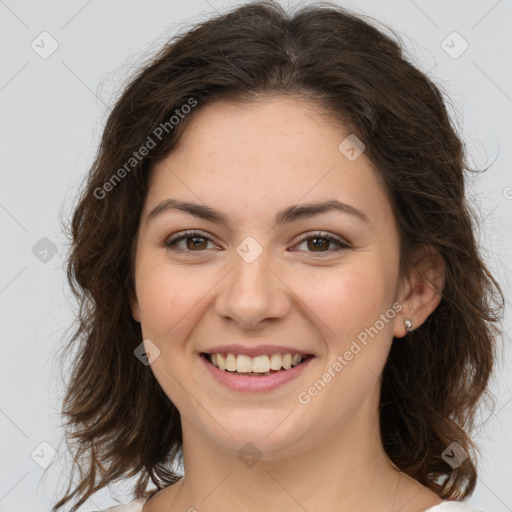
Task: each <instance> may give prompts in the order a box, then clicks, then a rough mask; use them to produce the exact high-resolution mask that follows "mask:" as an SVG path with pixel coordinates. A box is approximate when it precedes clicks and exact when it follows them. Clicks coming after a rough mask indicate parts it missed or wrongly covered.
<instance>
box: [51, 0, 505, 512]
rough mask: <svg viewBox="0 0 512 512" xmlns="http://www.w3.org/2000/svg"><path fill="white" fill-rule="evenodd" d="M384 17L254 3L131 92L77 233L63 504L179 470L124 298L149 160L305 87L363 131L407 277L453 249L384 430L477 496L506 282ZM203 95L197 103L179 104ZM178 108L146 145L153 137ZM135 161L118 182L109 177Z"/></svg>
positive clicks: (404, 345)
mask: <svg viewBox="0 0 512 512" xmlns="http://www.w3.org/2000/svg"><path fill="white" fill-rule="evenodd" d="M377 24H378V22H376V21H375V20H373V19H372V18H369V17H367V16H364V15H361V14H355V13H353V12H350V11H348V10H346V9H344V8H342V7H340V6H337V5H335V4H330V3H326V2H323V3H318V4H316V5H309V6H307V7H304V8H302V9H300V10H297V11H296V12H295V13H293V14H288V13H287V12H286V11H285V10H284V9H283V8H282V7H281V6H280V5H279V4H276V3H273V2H255V3H251V4H245V5H243V6H240V7H238V8H235V9H233V10H232V11H230V12H228V13H226V14H220V15H218V16H216V17H214V18H210V19H208V20H206V21H204V22H202V23H200V24H198V25H196V26H195V27H193V28H192V29H189V30H188V31H186V32H183V33H181V34H179V35H177V36H175V37H174V38H172V39H171V40H170V41H169V42H168V44H166V45H165V46H164V47H163V48H162V49H161V51H160V52H159V53H158V54H157V55H156V56H154V57H153V58H152V59H151V60H150V61H149V63H147V64H145V65H144V66H143V68H142V69H141V70H140V71H138V72H137V74H136V75H135V76H134V77H133V78H131V80H130V81H129V83H128V85H127V86H126V87H125V89H124V90H123V91H122V94H120V96H119V98H118V99H117V101H116V102H115V105H114V107H113V109H112V110H111V112H110V114H109V116H108V120H107V122H106V126H105V128H104V132H103V136H102V139H101V144H100V147H99V150H98V153H97V155H96V158H95V161H94V163H93V165H92V168H91V170H90V173H89V174H88V175H87V179H86V181H85V183H84V186H83V188H82V190H81V193H80V197H79V198H78V201H77V205H76V208H75V210H74V213H73V215H72V220H71V224H70V227H69V228H68V229H67V234H68V236H69V237H70V240H71V248H70V255H69V260H68V267H67V277H68V280H69V283H70V286H71V289H72V292H73V294H74V296H75V298H76V299H77V300H78V302H79V312H78V322H77V323H76V328H75V330H74V331H73V334H72V336H70V339H69V343H68V344H67V346H66V347H65V350H64V352H65V353H67V352H68V351H72V352H73V361H72V366H71V368H72V371H71V375H70V377H69V382H68V384H67V391H66V395H65V398H64V402H63V416H64V417H65V419H66V422H65V426H66V443H67V445H68V448H69V450H70V453H72V457H73V461H72V462H73V468H74V469H78V470H79V480H78V482H77V483H76V484H71V482H69V484H68V487H67V491H66V494H65V495H64V496H63V497H62V498H61V499H60V501H58V502H57V503H56V504H55V506H54V508H53V509H52V510H53V511H54V512H55V511H57V510H58V509H59V508H60V507H62V506H63V505H64V504H66V503H67V502H69V501H70V500H74V501H76V504H75V505H74V506H73V508H72V509H71V510H72V512H73V511H75V510H76V509H77V508H78V507H79V506H80V505H81V504H83V503H84V502H85V501H86V500H87V499H88V498H89V497H90V496H92V495H93V494H94V493H95V492H96V491H97V490H99V489H101V488H102V487H105V486H106V485H108V484H110V483H112V482H115V481H117V480H119V479H123V478H127V477H138V480H137V481H136V484H135V486H134V495H135V497H143V496H145V495H146V493H147V492H148V489H147V486H148V484H149V481H150V480H151V481H152V482H153V484H154V485H155V486H156V488H157V490H160V489H163V488H164V487H166V486H168V485H170V484H173V483H174V482H176V481H177V480H178V479H179V475H178V474H177V473H176V472H175V470H174V469H173V465H174V464H175V463H176V461H179V460H180V459H181V457H182V433H181V424H180V415H179V411H178V410H177V408H176V407H175V406H174V404H173V403H172V402H171V401H170V400H169V398H168V397H167V396H166V395H165V394H164V392H163V391H162V389H161V387H160V385H159V384H158V382H157V381H156V379H155V377H154V376H153V374H152V372H151V369H150V367H148V366H145V365H143V364H141V363H140V361H139V360H138V359H137V358H136V357H135V356H134V349H135V348H136V347H137V346H138V345H140V343H141V341H142V334H141V328H140V324H139V323H137V322H135V321H134V320H133V318H132V315H131V309H130V298H131V297H133V296H134V275H133V260H134V245H135V244H134V241H135V239H136V235H137V231H138V223H139V218H140V215H141V210H142V206H143V203H144V200H145V197H146V194H147V191H148V181H149V177H150V174H151V170H152V168H153V167H154V165H155V163H156V162H157V161H159V160H160V159H162V158H164V157H166V156H167V155H168V154H169V153H170V152H171V151H172V150H173V148H174V147H175V146H176V144H177V142H178V140H179V139H180V137H181V135H182V133H183V130H184V129H185V127H186V126H187V124H188V122H189V121H190V119H191V118H192V117H193V116H194V115H195V113H196V112H198V111H200V109H201V107H202V106H204V105H207V104H210V103H212V102H214V101H220V100H222V101H230V102H235V103H237V102H244V101H245V102H249V101H252V100H253V99H254V98H256V97H265V96H266V95H267V96H269V95H288V96H290V97H295V98H297V99H301V100H306V101H308V102H309V103H310V104H311V105H314V106H315V107H316V108H317V109H318V112H319V113H320V112H321V113H322V115H326V116H328V117H329V118H330V119H332V120H335V121H336V122H337V123H339V126H340V127H343V128H344V129H348V130H349V132H350V133H353V134H356V135H357V137H358V138H359V139H360V140H361V141H362V142H363V143H364V145H365V146H366V149H365V154H366V156H367V157H368V158H369V159H370V160H371V161H372V162H373V163H374V164H375V166H376V169H377V171H378V177H379V178H380V180H381V182H382V184H383V186H384V187H385V190H386V193H387V194H388V197H389V200H390V202H391V204H392V207H393V211H394V214H395V216H396V219H397V223H398V227H399V235H400V276H401V277H403V276H406V275H407V273H408V272H409V271H410V269H411V266H412V264H413V255H414V254H415V250H416V249H418V248H420V247H430V248H432V249H435V250H436V251H438V253H439V254H440V255H441V256H442V258H443V260H444V262H445V264H446V274H445V282H444V288H443V290H442V299H441V302H440V303H439V305H438V307H437V308H436V309H435V310H434V312H433V313H432V314H431V315H430V316H429V317H428V319H427V320H426V321H425V322H424V324H423V325H421V326H420V327H419V328H417V329H416V330H414V331H413V332H412V333H410V334H408V335H407V336H406V337H405V338H403V339H401V340H400V342H399V343H398V342H395V343H393V345H392V348H391V350H390V353H389V357H388V360H387V362H386V365H385V367H384V371H383V374H382V394H381V402H380V404H381V408H380V423H381V435H382V442H383V445H384V448H385V450H386V453H387V455H388V456H389V458H390V459H391V460H392V461H393V462H394V463H395V465H396V466H397V467H398V468H399V469H400V470H401V471H403V472H405V473H407V474H408V475H410V476H411V477H413V478H415V479H416V480H418V481H419V482H420V483H421V484H423V485H425V486H426V487H428V488H430V489H431V490H433V491H435V492H436V493H437V494H438V495H439V496H440V497H441V498H443V499H463V498H465V497H468V496H470V495H471V493H472V492H473V490H474V487H475V484H476V478H477V471H476V460H477V459H476V456H475V452H476V450H475V448H476V447H475V445H474V443H473V441H472V440H471V436H470V434H471V431H472V429H473V428H474V426H475V417H476V413H477V410H478V406H479V405H480V403H481V402H482V399H483V398H484V396H487V397H489V391H488V384H489V379H490V377H491V375H492V372H493V368H494V364H495V358H496V355H497V341H498V339H499V337H500V335H501V330H500V329H499V327H498V324H499V320H500V319H501V314H502V309H503V305H504V301H503V294H502V291H501V289H500V287H499V285H498V283H497V282H496V280H495V279H494V278H493V276H492V275H491V273H490V272H489V270H488V269H487V267H486V266H485V264H484V262H483V261H482V258H481V255H480V253H479V248H478V246H477V242H476V237H475V233H476V230H477V216H476V214H475V212H474V211H473V210H472V207H471V205H470V204H468V202H467V199H466V196H465V191H464V184H465V178H466V175H467V173H469V172H473V173H474V172H477V171H475V170H473V169H471V168H470V167H469V166H468V165H467V163H466V155H465V151H464V146H463V143H462V141H461V138H460V137H459V136H458V134H457V131H456V129H455V127H454V125H453V123H452V121H451V119H450V117H449V115H448V113H447V108H446V105H445V100H443V95H442V94H441V92H440V86H437V85H435V84H434V83H433V81H432V80H431V79H430V78H429V77H428V76H427V75H426V74H425V73H423V72H421V71H419V70H418V69H417V67H416V66H415V65H413V64H412V63H411V62H409V60H408V59H407V58H406V56H405V55H404V54H403V50H402V46H403V45H402V44H401V40H400V37H399V36H398V35H397V34H395V33H394V32H393V31H392V30H391V29H389V27H385V26H384V27H383V29H379V28H378V26H377ZM385 29H387V30H389V31H390V32H391V33H392V34H393V35H388V34H386V33H385ZM191 99H192V101H194V102H196V107H195V108H193V109H190V108H189V109H184V105H185V104H189V105H190V104H191ZM190 110H191V111H190ZM189 111H190V112H189ZM183 112H189V113H188V114H187V115H183ZM177 113H181V115H180V116H179V117H180V119H179V122H178V123H176V124H174V125H173V126H172V127H171V126H170V124H169V119H170V117H171V116H172V115H174V114H177ZM166 122H167V125H166V126H167V130H166V131H165V132H164V136H162V137H161V140H158V141H157V142H158V143H157V144H156V145H155V147H153V148H151V149H150V150H149V151H148V152H147V154H146V155H145V156H143V157H142V156H141V153H142V151H141V146H142V145H144V144H146V146H147V145H148V143H147V141H148V140H149V139H148V137H150V138H152V139H155V128H157V127H158V126H162V125H164V123H166ZM134 154H137V158H136V159H135V160H130V159H131V158H135V157H134ZM127 162H131V163H130V167H128V168H127V167H126V163H127ZM123 166H124V169H125V171H126V172H125V173H121V174H122V179H119V180H116V181H115V182H114V181H112V179H113V175H114V174H115V173H116V172H117V170H118V169H121V168H123ZM126 169H128V170H126ZM117 176H118V177H119V176H120V174H119V173H118V174H117ZM107 182H108V183H110V184H111V185H110V186H106V185H105V184H106V183H107ZM107 189H108V190H107ZM452 442H457V443H458V444H459V445H460V446H462V447H463V448H464V449H465V450H466V451H467V452H468V454H469V457H468V458H467V459H466V460H465V461H464V463H463V464H462V465H460V466H459V467H457V468H456V469H452V468H451V466H450V465H448V464H447V463H446V462H445V460H444V459H443V458H442V456H441V454H442V452H443V451H444V450H445V449H446V447H447V446H448V445H450V444H451V443H452Z"/></svg>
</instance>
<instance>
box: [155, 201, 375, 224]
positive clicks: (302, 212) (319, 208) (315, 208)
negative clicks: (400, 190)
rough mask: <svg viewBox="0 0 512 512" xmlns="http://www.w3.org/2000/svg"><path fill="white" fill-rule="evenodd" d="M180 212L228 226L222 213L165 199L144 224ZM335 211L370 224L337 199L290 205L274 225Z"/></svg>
mask: <svg viewBox="0 0 512 512" xmlns="http://www.w3.org/2000/svg"><path fill="white" fill-rule="evenodd" d="M170 211H180V212H184V213H188V214H189V215H193V216H194V217H198V218H200V219H204V220H208V221H211V222H214V223H216V224H225V225H226V226H229V220H228V218H227V217H226V216H225V215H224V214H223V213H222V212H219V211H217V210H215V209H213V208H211V207H209V206H206V205H204V204H199V203H191V202H188V201H180V200H178V199H172V198H169V199H165V200H164V201H162V202H161V203H159V204H158V205H157V206H156V207H155V208H153V210H151V212H150V213H149V214H148V216H147V218H146V222H149V221H151V220H152V219H155V218H156V217H158V216H160V215H161V214H163V213H165V212H170ZM329 211H337V212H340V213H345V214H348V215H352V216H354V217H356V218H358V219H359V220H362V221H363V222H366V223H368V224H370V223H371V222H370V219H369V217H368V216H367V215H366V214H365V213H363V212H362V211H360V210H358V209H357V208H354V207H353V206H351V205H349V204H346V203H342V202H341V201H338V200H337V199H331V200H328V201H323V202H317V203H308V204H303V205H292V206H289V207H287V208H285V209H284V210H281V211H279V212H277V214H276V217H275V223H276V224H277V225H280V224H285V223H289V222H293V221H295V220H298V219H302V218H304V217H311V216H313V215H319V214H321V213H325V212H329Z"/></svg>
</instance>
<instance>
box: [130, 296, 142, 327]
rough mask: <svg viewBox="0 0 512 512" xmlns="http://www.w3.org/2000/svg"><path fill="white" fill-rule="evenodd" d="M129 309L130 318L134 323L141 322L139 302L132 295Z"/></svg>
mask: <svg viewBox="0 0 512 512" xmlns="http://www.w3.org/2000/svg"><path fill="white" fill-rule="evenodd" d="M130 309H131V310H132V317H133V319H134V320H135V321H136V322H140V320H141V312H140V307H139V301H138V300H137V297H136V296H135V294H134V293H132V294H130Z"/></svg>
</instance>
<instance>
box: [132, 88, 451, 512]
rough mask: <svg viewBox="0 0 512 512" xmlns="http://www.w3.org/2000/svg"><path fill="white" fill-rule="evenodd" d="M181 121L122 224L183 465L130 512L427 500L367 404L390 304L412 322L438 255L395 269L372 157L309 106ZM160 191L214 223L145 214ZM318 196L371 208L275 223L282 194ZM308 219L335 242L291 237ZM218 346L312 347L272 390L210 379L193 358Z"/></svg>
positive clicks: (427, 293)
mask: <svg viewBox="0 0 512 512" xmlns="http://www.w3.org/2000/svg"><path fill="white" fill-rule="evenodd" d="M190 121H191V123H190V124H189V125H188V126H187V129H186V131H185V133H184V135H183V137H182V139H181V140H180V143H179V145H178V147H177V149H176V150H175V151H174V152H173V153H172V154H170V155H169V156H168V157H166V158H165V159H164V160H162V161H160V162H159V163H158V165H156V166H155V168H154V171H153V174H152V176H151V181H150V188H149V192H148V195H147V198H146V202H145V205H144V209H143V212H142V215H141V222H140V226H139V230H138V233H137V244H136V254H135V283H136V286H135V288H136V296H135V297H134V298H133V299H132V301H131V303H132V314H133V317H134V318H135V319H136V320H137V321H139V322H140V323H141V328H142V333H143V337H144V339H150V340H151V341H152V343H154V344H155V345H156V346H157V347H158V348H159V350H160V354H159V356H158V357H157V358H156V359H155V360H154V361H153V362H152V364H151V370H152V371H153V373H154V375H155V377H156V379H157V380H158V382H159V384H160V385H161V386H162V388H163V390H164V392H165V393H166V394H167V396H168V397H169V398H170V399H171V400H172V402H173V403H174V404H175V405H176V407H177V408H178V410H179V411H180V415H181V421H182V431H183V450H184V470H185V477H184V478H183V479H182V480H180V481H179V482H178V483H176V484H174V485H172V486H170V487H168V488H166V489H164V490H162V491H160V492H158V493H157V494H156V495H154V496H153V497H152V498H151V499H150V500H149V501H148V502H147V503H146V504H145V506H144V512H163V511H165V512H172V511H175V510H176V511H177V510H180V511H182V510H183V511H185V510H196V509H197V510H200V511H205V512H206V511H207V512H216V511H221V510H222V511H223V512H231V511H239V510H245V511H247V512H262V511H268V510H282V511H290V512H292V511H294V512H295V511H296V512H299V511H303V510H307V511H308V512H320V511H325V510H338V511H347V512H348V511H350V512H357V511H366V510H372V511H373V512H381V511H382V512H383V511H386V512H389V511H391V510H393V511H401V512H419V511H421V510H425V509H426V508H428V507H431V506H434V505H436V504H438V503H440V502H441V500H440V498H439V497H438V496H437V495H436V494H435V493H433V492H432V491H430V490H428V489H427V488H426V487H424V486H422V485H421V484H419V483H418V482H417V481H416V480H414V479H412V478H411V477H409V476H407V475H405V473H400V472H399V471H398V470H397V469H396V468H395V467H394V466H393V464H392V463H391V461H390V460H389V459H388V457H387V456H386V454H385V451H384V448H383V446H382V443H381V438H380V431H379V421H378V418H379V416H378V415H379V393H380V386H381V381H380V376H381V373H382V369H383V367H384V364H385V362H386V358H387V355H388V353H389V350H390V347H391V343H392V342H393V337H394V336H395V337H397V338H401V337H403V336H405V335H406V330H405V326H404V319H405V318H409V319H411V321H412V323H413V328H418V327H419V326H420V325H421V324H422V323H423V322H424V321H425V319H426V318H427V317H428V316H429V315H430V314H431V313H432V311H433V310H434V309H435V308H436V306H437V305H438V303H439V301H440V296H439V294H437V293H436V292H435V291H434V289H433V288H436V289H440V288H442V271H443V268H442V262H441V261H439V259H438V258H436V257H435V256H433V255H432V254H431V253H424V254H423V258H422V259H420V260H419V262H418V264H417V265H416V267H415V268H414V269H412V271H411V272H410V274H409V275H408V276H407V279H400V278H399V272H398V262H399V260H398V255H399V252H398V250H399V236H398V230H397V225H396V222H395V219H394V216H393V213H392V210H391V205H390V203H389V200H388V198H387V196H386V194H385V192H384V189H383V188H382V185H381V184H380V182H379V181H378V180H377V177H376V171H375V169H374V167H373V165H372V163H371V162H370V160H369V159H368V158H367V157H366V155H365V154H364V153H362V154H361V155H360V156H359V157H358V158H357V159H355V160H354V161H350V160H349V159H348V158H347V157H346V156H345V155H344V154H343V153H341V152H340V151H339V150H338V146H339V144H340V142H341V141H343V140H344V139H345V137H346V136H347V135H349V132H347V131H346V130H344V128H343V127H341V126H339V125H337V124H334V123H331V122H329V121H327V120H326V119H325V117H323V116H320V115H319V111H318V107H315V108H313V107H312V106H311V105H310V104H308V103H306V102H304V101H302V100H300V99H296V98H290V97H288V98H284V97H280V96H274V97H266V98H261V99H259V100H257V101H254V102H252V103H250V104H245V105H232V104H226V103H214V104H210V105H207V106H205V107H204V108H202V109H201V110H199V111H197V112H195V113H194V117H193V118H192V119H191V120H190ZM171 197H172V198H175V199H180V200H184V201H191V202H196V203H200V204H206V205H208V206H210V207H211V208H214V209H216V210H219V211H221V212H222V213H223V214H224V215H225V216H226V217H227V219H228V220H229V226H228V225H226V224H215V223H213V222H211V221H208V220H204V219H199V218H196V217H194V216H191V215H189V214H187V213H184V212H178V211H173V212H172V211H169V212H166V213H163V214H161V215H160V216H157V217H155V218H154V219H152V220H151V221H148V220H147V215H148V213H149V212H150V211H151V210H152V209H153V208H154V207H155V206H156V205H158V204H159V203H160V202H161V201H163V200H165V199H168V198H171ZM329 199H337V200H339V201H342V202H344V203H348V204H349V205H351V206H353V207H355V208H357V209H358V210H360V211H362V212H363V213H364V214H366V215H367V216H368V218H369V220H370V222H369V223H365V222H363V221H362V220H360V219H358V218H357V217H355V216H352V215H349V214H344V213H339V212H335V211H330V212H325V213H322V214H319V215H314V216H310V217H307V218H301V219H298V220H295V221H294V222H292V223H290V224H283V225H276V224H275V220H274V216H275V214H276V212H277V211H279V210H281V209H283V208H285V207H288V206H291V205H296V204H303V203H306V202H307V203H309V202H316V201H324V200H329ZM185 230H199V231H201V233H200V234H199V235H194V236H199V237H206V240H205V239H203V238H200V239H199V241H198V245H199V248H195V247H196V246H194V245H193V243H192V242H193V241H192V240H190V239H189V240H188V243H187V240H182V241H181V242H180V243H179V247H181V249H182V251H181V252H176V251H174V252H173V251H172V250H170V249H169V248H168V247H166V246H165V242H166V240H168V239H169V238H170V237H171V235H175V234H177V233H180V232H183V231H185ZM318 230H322V231H325V232H327V233H329V234H331V235H334V236H337V237H339V238H342V239H344V240H345V241H346V242H348V243H349V247H348V248H346V249H343V250H341V251H338V252H334V249H335V248H336V247H337V246H336V244H333V243H331V244H328V243H327V242H326V241H325V240H324V239H322V241H323V244H321V245H322V247H321V248H320V249H317V250H315V245H314V244H313V242H312V241H311V240H310V241H309V242H308V241H307V240H305V239H306V237H308V236H312V235H313V234H314V232H315V231H318ZM247 236H252V237H253V238H254V239H255V240H256V241H257V242H258V244H259V245H260V247H261V248H262V250H263V252H262V253H261V255H260V256H259V257H257V258H256V260H255V261H254V262H252V263H250V264H249V263H247V262H246V261H245V260H244V259H243V258H241V257H240V256H239V255H238V253H237V252H236V248H237V247H238V246H239V244H240V243H241V242H242V241H243V240H244V239H245V238H246V237H247ZM313 238H314V236H313ZM291 249H294V250H291ZM187 251H188V252H187ZM424 275H428V276H430V277H429V279H430V281H428V280H425V278H424ZM395 302H398V303H399V304H401V306H402V309H401V310H400V311H399V312H396V314H395V315H394V317H393V318H392V319H389V320H388V322H385V323H384V327H383V328H381V329H380V330H379V331H378V334H377V335H374V337H373V338H369V341H368V343H367V345H366V346H364V347H363V349H362V350H361V351H360V352H359V353H357V355H356V356H354V358H353V359H352V360H351V361H350V362H349V363H348V364H347V365H346V366H345V367H344V368H343V370H342V371H341V372H339V373H338V374H337V375H336V377H335V378H333V379H332V380H331V381H330V382H329V383H328V384H327V385H326V386H325V388H324V389H322V391H321V392H320V393H318V394H317V396H315V397H313V398H312V399H311V401H310V402H309V403H308V404H301V403H299V401H298V399H297V396H298V393H300V392H301V391H307V390H308V388H310V387H311V386H312V385H313V383H314V382H315V381H316V380H317V379H319V378H320V377H321V376H322V374H323V373H325V372H326V371H327V370H328V368H329V367H331V366H332V364H333V362H334V361H336V358H337V356H338V355H343V354H344V353H345V352H346V351H347V350H348V349H349V347H350V345H351V343H352V341H353V340H356V339H357V335H358V334H359V333H361V332H362V331H364V329H365V328H368V327H370V326H373V325H375V323H376V321H377V320H378V319H379V318H380V315H381V314H385V313H386V312H387V311H389V310H390V308H392V304H393V303H395ZM397 342H399V340H396V341H395V343H397ZM229 343H240V344H242V345H246V346H253V345H254V346H255V345H261V344H281V345H285V346H287V347H299V348H301V349H302V350H303V351H304V352H306V353H312V354H315V359H314V360H313V361H312V364H310V366H309V368H308V369H307V370H306V371H304V372H302V374H301V375H300V376H299V377H297V378H296V379H294V380H292V381H290V382H288V383H286V384H284V385H283V386H281V387H280V388H278V389H276V390H274V391H271V392H266V393H243V392H236V391H232V390H230V389H228V388H225V387H223V386H222V385H221V384H218V383H217V382H216V381H215V380H213V378H212V377H211V376H210V375H209V373H208V372H207V371H206V369H205V367H204V363H203V361H202V360H201V359H200V357H199V352H201V351H208V347H212V346H213V345H218V344H229ZM255 378H257V377H255ZM248 441H250V442H251V443H252V444H253V445H255V446H256V447H257V449H258V450H259V452H260V453H261V455H262V457H261V459H260V460H259V461H258V462H257V463H256V464H254V465H252V466H250V467H247V466H245V465H244V464H242V462H241V461H240V460H239V458H238V457H237V453H238V451H239V450H240V448H241V447H242V446H243V445H245V443H247V442H248ZM192 507H194V509H192Z"/></svg>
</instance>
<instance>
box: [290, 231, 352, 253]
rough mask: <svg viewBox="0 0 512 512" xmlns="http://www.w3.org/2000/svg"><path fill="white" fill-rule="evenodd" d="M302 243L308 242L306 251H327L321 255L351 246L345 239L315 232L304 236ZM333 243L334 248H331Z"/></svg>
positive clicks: (300, 243)
mask: <svg viewBox="0 0 512 512" xmlns="http://www.w3.org/2000/svg"><path fill="white" fill-rule="evenodd" d="M302 244H306V252H315V253H325V254H322V255H320V256H324V255H325V256H328V255H330V254H333V253H336V252H339V251H342V250H344V249H349V248H350V245H349V244H348V243H347V242H345V241H344V240H342V239H340V238H337V237H334V236H333V235H330V234H327V233H314V234H313V235H311V236H308V237H306V238H303V239H302V240H301V241H300V242H299V244H298V246H300V245H302ZM333 244H334V246H335V247H334V249H329V247H330V246H331V245H333Z"/></svg>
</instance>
